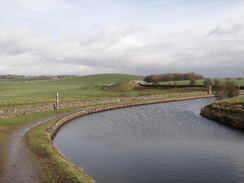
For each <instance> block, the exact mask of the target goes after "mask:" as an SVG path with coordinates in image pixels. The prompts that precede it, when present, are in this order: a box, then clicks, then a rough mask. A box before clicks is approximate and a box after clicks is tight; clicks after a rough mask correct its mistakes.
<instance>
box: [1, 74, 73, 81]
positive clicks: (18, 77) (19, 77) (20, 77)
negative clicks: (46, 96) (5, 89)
mask: <svg viewBox="0 0 244 183" xmlns="http://www.w3.org/2000/svg"><path fill="white" fill-rule="evenodd" d="M68 77H70V76H68V75H58V76H24V75H11V74H8V75H0V79H7V80H13V81H33V80H51V79H64V78H68Z"/></svg>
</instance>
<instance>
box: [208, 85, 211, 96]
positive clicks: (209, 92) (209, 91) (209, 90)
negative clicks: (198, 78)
mask: <svg viewBox="0 0 244 183" xmlns="http://www.w3.org/2000/svg"><path fill="white" fill-rule="evenodd" d="M211 93H212V85H209V86H208V94H211Z"/></svg>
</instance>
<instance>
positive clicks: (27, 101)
mask: <svg viewBox="0 0 244 183" xmlns="http://www.w3.org/2000/svg"><path fill="white" fill-rule="evenodd" d="M140 78H143V77H142V76H136V75H127V74H97V75H89V76H74V77H72V78H69V79H61V80H47V81H43V80H39V81H6V80H0V109H7V108H16V107H23V106H32V105H42V104H53V103H55V100H56V98H55V96H56V93H59V100H60V101H61V102H69V101H77V100H86V99H89V98H100V97H104V96H105V95H111V96H113V95H116V93H111V92H110V93H108V92H107V91H105V90H104V89H103V88H104V87H105V86H107V85H109V84H111V83H117V82H128V81H130V80H135V79H140Z"/></svg>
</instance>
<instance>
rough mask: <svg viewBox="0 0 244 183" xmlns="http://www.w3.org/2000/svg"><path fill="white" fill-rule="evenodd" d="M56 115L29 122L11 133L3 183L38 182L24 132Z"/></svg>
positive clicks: (38, 178)
mask: <svg viewBox="0 0 244 183" xmlns="http://www.w3.org/2000/svg"><path fill="white" fill-rule="evenodd" d="M56 117H57V116H53V117H50V118H47V119H45V120H42V121H36V122H32V123H29V124H27V125H25V126H23V127H21V128H19V129H18V130H16V131H15V132H13V134H12V135H11V137H10V138H9V140H8V143H7V154H8V157H7V165H6V174H5V176H4V178H3V183H39V182H41V180H40V177H39V175H38V171H37V170H36V167H35V165H34V163H33V162H32V159H31V152H30V149H29V147H28V144H27V139H26V133H27V132H28V131H29V130H30V129H31V128H33V127H35V126H37V125H38V124H41V123H43V122H45V121H48V120H50V119H54V118H56Z"/></svg>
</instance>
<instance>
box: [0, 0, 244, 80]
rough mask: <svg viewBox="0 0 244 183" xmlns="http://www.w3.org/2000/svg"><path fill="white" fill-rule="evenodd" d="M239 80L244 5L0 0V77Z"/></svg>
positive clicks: (219, 0)
mask: <svg viewBox="0 0 244 183" xmlns="http://www.w3.org/2000/svg"><path fill="white" fill-rule="evenodd" d="M169 72H173V73H176V72H180V73H187V72H196V73H199V74H202V75H203V76H205V77H211V78H220V77H244V0H89V1H88V0H21V1H20V0H7V1H6V0H0V75H5V74H16V75H34V76H36V75H66V74H71V75H73V74H74V75H89V74H99V73H126V74H136V75H143V76H146V75H150V74H159V73H169Z"/></svg>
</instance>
